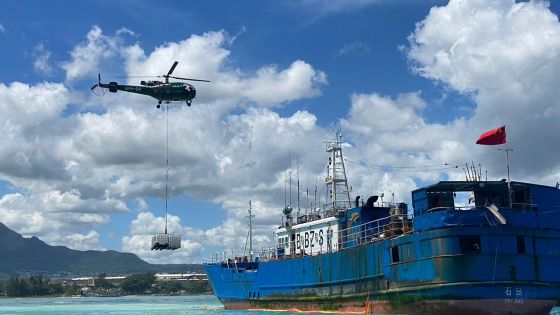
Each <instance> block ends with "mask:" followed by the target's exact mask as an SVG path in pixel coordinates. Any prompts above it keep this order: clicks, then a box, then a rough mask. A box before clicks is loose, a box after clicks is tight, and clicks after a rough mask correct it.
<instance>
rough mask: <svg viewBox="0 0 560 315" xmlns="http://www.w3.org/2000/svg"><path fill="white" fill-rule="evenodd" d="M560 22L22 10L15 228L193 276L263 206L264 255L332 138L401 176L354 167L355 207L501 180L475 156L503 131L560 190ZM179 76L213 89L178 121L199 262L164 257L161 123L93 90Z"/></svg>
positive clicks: (255, 9)
mask: <svg viewBox="0 0 560 315" xmlns="http://www.w3.org/2000/svg"><path fill="white" fill-rule="evenodd" d="M559 11H560V4H558V3H557V2H553V3H548V2H543V1H530V2H515V1H511V0H498V1H493V2H488V1H483V0H472V1H450V2H449V3H448V2H447V1H436V0H430V1H409V0H397V1H384V0H362V1H354V2H352V3H351V4H348V3H347V2H345V1H322V0H299V1H242V2H216V1H193V2H184V1H166V2H153V1H120V2H116V3H115V2H113V1H88V2H71V1H67V2H55V3H48V2H41V1H20V2H9V3H5V4H4V6H3V10H2V11H1V12H0V43H1V45H2V46H1V47H2V48H3V49H2V59H1V61H0V65H1V66H0V68H1V69H2V71H0V117H3V118H2V119H0V127H1V128H2V132H3V134H4V137H3V139H4V140H3V141H5V143H3V145H2V147H3V149H2V150H0V151H1V152H0V158H1V161H2V162H1V163H0V215H1V216H0V221H2V222H3V223H5V224H7V225H8V226H9V227H11V228H13V229H14V230H16V231H18V232H19V233H22V234H24V235H26V236H31V235H37V236H38V237H40V238H41V239H44V240H45V241H47V242H48V243H50V244H62V245H67V246H70V247H72V248H76V249H82V250H84V249H116V250H123V251H130V252H134V253H136V254H138V255H139V256H140V257H142V258H144V259H146V260H148V261H151V262H167V261H171V262H193V261H194V262H196V261H200V260H201V258H203V257H205V256H208V255H209V254H210V253H211V252H213V251H222V250H224V248H231V247H235V246H237V247H241V243H242V242H243V240H244V238H245V234H246V226H245V221H244V215H245V212H246V209H247V204H248V200H249V199H251V200H253V201H254V205H255V208H256V209H255V211H256V214H257V223H258V224H259V225H258V228H257V232H256V238H257V243H258V244H261V245H264V244H266V243H267V242H269V241H271V239H270V238H271V235H272V231H273V229H274V226H275V224H277V223H278V221H279V219H280V209H281V207H282V206H283V203H284V194H283V189H284V178H285V176H286V175H287V174H289V173H290V172H292V173H294V172H295V171H294V168H295V166H294V165H292V166H291V168H290V165H289V164H288V162H287V161H288V158H287V157H288V155H289V154H292V153H289V152H293V155H294V156H295V159H297V160H298V163H299V166H300V179H301V182H302V186H303V185H304V183H305V186H307V187H310V190H313V189H314V182H315V178H319V179H320V178H322V177H323V176H324V174H323V171H324V167H323V165H324V161H325V156H324V154H323V148H322V142H321V141H322V140H325V139H328V138H329V137H331V133H330V124H331V123H332V122H335V121H340V122H341V124H342V126H343V130H344V139H345V141H346V142H347V143H348V151H347V156H348V159H349V161H362V162H363V161H365V162H367V163H368V164H371V165H381V166H384V167H385V170H382V171H380V170H379V169H372V168H364V167H360V166H359V163H354V164H353V163H349V176H350V178H349V180H350V182H351V183H354V184H353V186H354V192H356V193H361V194H374V193H379V192H385V193H386V194H390V193H395V195H396V198H397V199H399V200H403V201H409V199H410V190H412V189H415V188H416V187H418V186H419V185H423V184H429V183H432V182H434V181H436V180H441V179H448V178H451V179H461V172H462V171H461V172H456V171H453V170H442V171H438V172H434V171H428V169H427V168H426V167H425V166H426V165H434V164H436V165H437V164H443V163H447V162H450V161H453V162H456V163H465V162H466V161H476V162H477V163H482V164H483V165H484V167H485V168H487V169H488V170H489V176H490V177H492V178H495V179H498V178H502V177H503V162H502V159H503V157H502V156H501V155H500V154H499V153H497V151H496V150H495V149H494V148H487V147H484V148H482V147H477V146H476V145H474V140H476V138H477V137H478V135H479V134H480V133H482V132H484V131H486V130H489V129H492V128H495V127H498V126H500V125H503V124H506V125H507V126H508V137H509V139H508V143H509V144H510V145H511V146H512V147H514V148H515V149H516V151H515V152H516V153H515V154H514V155H513V157H512V164H513V165H512V166H513V174H514V179H518V180H528V181H536V182H538V183H541V184H547V185H554V183H555V182H556V180H557V179H558V178H559V174H560V166H559V164H558V163H557V162H556V160H555V159H554V158H553V156H558V153H560V152H559V150H560V149H559V146H558V145H550V143H547V142H546V141H545V140H544V139H546V138H547V137H548V136H547V135H550V134H557V126H556V124H557V121H558V118H560V109H559V104H558V95H557V93H558V92H557V91H556V90H557V89H555V87H554V86H553V85H552V82H555V79H558V74H557V73H560V72H559V71H556V70H559V69H558V67H559V65H558V64H559V62H558V61H557V60H559V58H557V52H558V51H560V50H558V48H560V38H559V34H560V33H559V29H560V26H559V24H558V18H557V15H558V12H559ZM175 60H178V61H179V65H178V67H177V70H176V72H175V74H176V75H179V76H187V77H196V78H202V79H209V80H211V81H212V82H211V83H196V84H195V86H196V87H197V92H198V94H197V98H196V99H195V100H194V102H193V106H192V107H191V108H187V107H186V106H184V105H183V104H174V105H173V106H172V107H171V113H170V117H171V118H170V128H171V137H170V144H171V146H172V149H171V152H170V166H171V168H170V186H171V190H170V191H171V195H172V198H171V200H170V208H169V209H170V213H171V214H172V215H173V216H172V217H171V218H170V227H171V229H172V230H173V231H174V233H180V234H181V235H182V236H183V247H184V248H183V249H182V250H180V251H178V252H174V253H153V252H150V251H149V249H148V248H147V246H149V235H150V234H151V233H153V232H157V231H160V230H161V229H162V225H161V224H162V222H163V220H162V215H163V213H164V210H163V209H164V208H163V202H162V198H161V197H162V196H163V186H162V185H163V184H162V182H163V181H162V180H163V178H164V177H163V176H164V164H163V163H164V162H165V160H164V152H165V147H164V140H165V139H164V133H163V130H164V127H165V125H164V123H165V120H164V115H163V114H164V112H163V111H161V110H160V111H157V110H156V109H155V107H154V106H153V105H154V104H155V100H152V99H150V98H148V97H141V96H140V97H139V96H135V95H126V94H125V93H117V94H112V93H108V94H107V95H105V96H103V97H97V96H95V95H92V94H91V93H90V91H89V88H90V86H91V85H92V84H94V83H95V81H96V74H97V73H101V74H102V78H103V80H104V81H109V80H115V79H114V76H119V75H158V74H162V73H165V72H166V71H167V70H168V69H169V67H170V66H171V64H172V63H173V61H175ZM121 80H122V79H121ZM556 82H557V81H556ZM130 83H136V82H135V81H130ZM547 87H549V88H547ZM535 139H537V140H535ZM556 142H557V141H556ZM556 142H555V143H556ZM534 152H542V154H539V155H535V154H534ZM457 161H458V162H457ZM391 166H412V167H415V169H416V170H417V172H409V173H404V172H394V171H387V169H390V167H391ZM319 185H320V186H321V181H320V180H319ZM320 189H322V188H321V187H320Z"/></svg>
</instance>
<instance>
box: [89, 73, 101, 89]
mask: <svg viewBox="0 0 560 315" xmlns="http://www.w3.org/2000/svg"><path fill="white" fill-rule="evenodd" d="M99 84H101V73H98V74H97V83H96V84H94V85H93V86H92V87H91V90H92V91H93V90H94V89H95V88H96V87H98V86H99Z"/></svg>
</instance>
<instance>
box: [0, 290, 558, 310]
mask: <svg viewBox="0 0 560 315" xmlns="http://www.w3.org/2000/svg"><path fill="white" fill-rule="evenodd" d="M0 314H42V315H45V314H56V315H64V314H87V315H94V314H115V315H116V314H119V315H121V314H122V315H132V314H158V315H167V314H195V315H196V314H200V315H202V314H215V315H241V314H251V315H264V314H268V315H270V314H278V313H273V312H249V311H228V310H224V309H223V307H222V304H220V302H219V301H218V300H217V299H216V298H215V297H213V296H209V295H201V296H126V297H107V298H105V297H84V298H82V297H78V298H69V297H68V298H62V297H59V298H21V299H0ZM281 314H290V313H281ZM550 314H553V315H560V308H558V307H557V308H555V309H554V310H553V311H552V312H551V313H550Z"/></svg>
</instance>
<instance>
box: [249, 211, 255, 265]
mask: <svg viewBox="0 0 560 315" xmlns="http://www.w3.org/2000/svg"><path fill="white" fill-rule="evenodd" d="M248 212H249V215H248V218H249V261H253V218H254V217H255V215H254V214H253V213H252V212H251V200H249V211H248Z"/></svg>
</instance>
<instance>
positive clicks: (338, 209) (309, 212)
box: [282, 200, 350, 226]
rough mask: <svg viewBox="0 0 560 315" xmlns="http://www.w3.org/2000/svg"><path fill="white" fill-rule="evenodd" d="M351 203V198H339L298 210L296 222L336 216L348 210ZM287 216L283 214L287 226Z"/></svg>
mask: <svg viewBox="0 0 560 315" xmlns="http://www.w3.org/2000/svg"><path fill="white" fill-rule="evenodd" d="M349 205H350V201H349V200H338V201H336V202H327V203H324V204H321V205H317V206H311V207H309V208H303V209H298V210H296V214H295V216H296V224H301V223H306V222H312V221H316V220H320V219H324V218H329V217H333V216H336V215H337V214H340V213H344V212H345V211H347V210H348V208H349ZM285 218H286V217H285V216H282V226H285V224H284V223H285V222H284V220H285Z"/></svg>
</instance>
